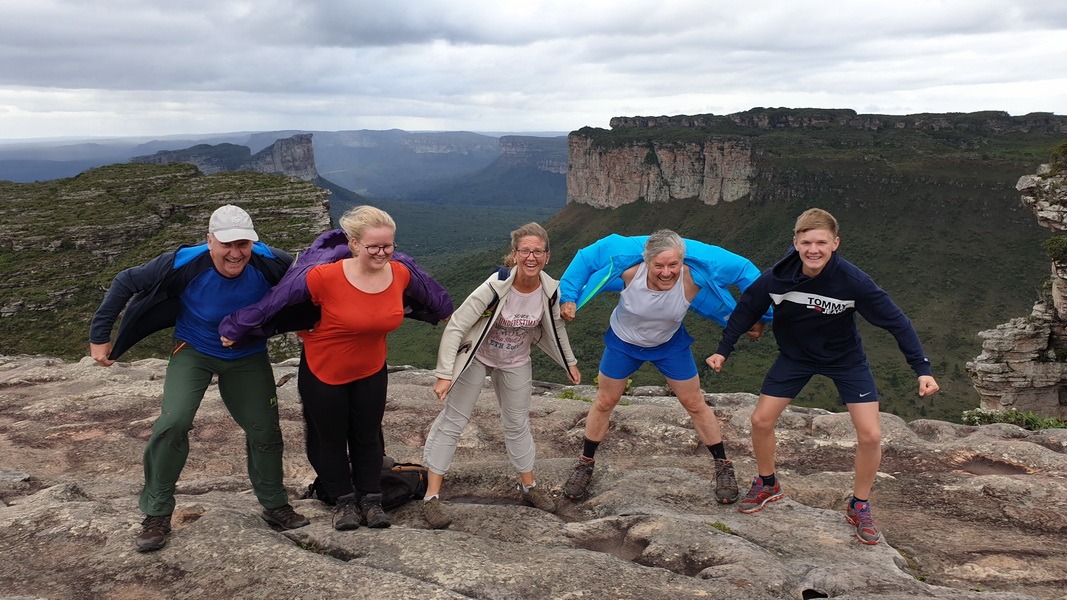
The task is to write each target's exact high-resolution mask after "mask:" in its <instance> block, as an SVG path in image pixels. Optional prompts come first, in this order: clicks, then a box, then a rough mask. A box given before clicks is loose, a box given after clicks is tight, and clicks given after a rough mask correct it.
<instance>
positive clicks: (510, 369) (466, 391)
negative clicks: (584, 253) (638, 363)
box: [423, 223, 582, 529]
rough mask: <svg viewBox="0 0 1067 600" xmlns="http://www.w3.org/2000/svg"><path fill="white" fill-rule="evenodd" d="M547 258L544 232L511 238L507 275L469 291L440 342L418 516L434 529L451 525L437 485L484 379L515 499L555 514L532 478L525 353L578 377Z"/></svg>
mask: <svg viewBox="0 0 1067 600" xmlns="http://www.w3.org/2000/svg"><path fill="white" fill-rule="evenodd" d="M548 258H549V249H548V233H547V232H546V231H545V230H544V228H543V227H541V226H540V225H538V224H537V223H529V224H526V225H523V226H522V227H520V228H518V229H516V230H515V231H513V232H511V252H509V253H508V255H507V256H505V257H504V261H505V264H506V265H507V266H508V267H510V270H503V269H502V270H501V271H500V272H498V273H495V274H493V275H492V276H491V277H490V278H489V279H488V280H486V281H485V283H483V284H482V285H480V286H478V287H477V288H476V289H475V290H474V291H473V292H471V295H470V296H468V297H467V299H466V300H464V301H463V304H462V305H461V306H460V307H459V308H458V309H457V310H456V311H455V313H453V315H452V318H451V319H450V320H449V322H448V325H447V326H446V327H445V331H444V334H442V336H441V346H440V348H439V350H438V353H437V369H436V372H435V374H436V375H437V381H436V382H435V383H434V386H433V391H434V393H435V394H437V397H438V398H440V399H441V400H442V401H443V402H444V403H445V406H444V409H443V410H442V411H441V414H440V415H438V416H437V419H436V420H434V422H433V425H432V426H431V427H430V433H429V435H427V436H426V447H425V449H424V453H423V460H424V462H425V463H426V466H427V468H428V469H429V481H428V486H427V489H426V497H425V502H424V503H423V514H424V515H425V516H426V520H427V521H428V522H429V523H430V526H431V527H433V528H434V529H440V528H442V527H447V526H448V525H449V523H451V522H452V519H451V517H449V515H448V513H447V511H446V510H445V508H444V506H442V505H441V501H440V498H439V495H440V492H441V486H442V484H443V483H444V476H445V473H446V472H447V471H448V468H449V466H450V465H451V463H452V457H453V455H454V454H455V452H456V445H457V444H458V442H459V436H460V434H462V433H463V430H464V429H465V428H466V426H467V423H468V422H469V421H470V417H471V413H472V412H473V410H474V405H475V403H476V402H477V400H478V395H479V393H480V392H481V389H482V384H483V383H484V381H485V377H486V375H489V376H490V378H491V379H492V382H493V388H494V390H495V391H496V396H497V400H498V401H499V402H500V420H501V422H502V423H503V427H504V445H505V446H506V448H507V454H508V460H509V461H510V462H511V464H512V466H514V467H515V469H516V470H517V471H518V472H519V486H518V491H519V493H520V494H521V495H522V497H523V499H524V500H525V501H526V502H527V503H529V504H531V505H532V506H535V507H537V508H539V509H541V510H545V511H548V512H552V511H554V510H555V508H556V505H555V502H554V501H553V500H552V498H551V497H549V496H548V494H547V493H545V492H544V490H543V489H542V488H540V487H538V486H537V483H536V480H535V479H534V473H533V464H534V456H535V450H534V441H533V434H532V433H531V431H530V403H531V393H532V389H533V385H532V382H531V379H532V372H531V365H530V348H531V347H532V346H533V345H537V347H539V348H541V349H542V350H543V351H544V352H545V353H546V354H548V355H549V356H550V357H552V359H553V360H555V361H556V362H557V363H559V365H560V366H562V367H563V368H564V369H566V371H567V377H568V378H569V379H570V381H571V382H572V383H574V384H578V383H580V382H581V378H582V375H581V373H580V372H579V371H578V367H577V364H578V361H577V360H576V359H575V358H574V353H573V352H572V351H571V347H570V342H569V341H568V340H567V331H566V329H564V325H563V320H562V319H561V318H560V314H559V282H558V281H556V280H555V279H553V278H551V277H549V276H548V275H547V274H545V272H544V267H545V265H547V264H548Z"/></svg>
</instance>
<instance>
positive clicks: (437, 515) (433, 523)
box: [422, 496, 452, 529]
mask: <svg viewBox="0 0 1067 600" xmlns="http://www.w3.org/2000/svg"><path fill="white" fill-rule="evenodd" d="M422 516H423V517H425V518H426V522H427V523H429V524H430V529H444V528H445V527H448V526H449V525H451V524H452V517H451V516H449V514H448V511H447V510H445V505H444V504H441V500H440V499H439V498H438V497H437V496H434V497H433V498H430V499H429V500H426V501H425V502H423V503H422Z"/></svg>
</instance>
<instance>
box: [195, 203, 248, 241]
mask: <svg viewBox="0 0 1067 600" xmlns="http://www.w3.org/2000/svg"><path fill="white" fill-rule="evenodd" d="M207 232H208V233H210V234H211V235H213V236H215V239H216V240H218V241H220V242H222V243H224V244H228V243H230V242H236V241H237V240H252V241H253V242H258V241H259V236H258V235H256V230H255V229H254V228H253V227H252V217H250V216H248V213H246V212H245V211H244V210H243V209H241V208H239V207H237V206H234V205H232V204H227V205H226V206H220V207H219V208H217V209H216V210H215V212H213V213H211V221H209V222H208V226H207Z"/></svg>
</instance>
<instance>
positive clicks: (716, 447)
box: [708, 442, 726, 460]
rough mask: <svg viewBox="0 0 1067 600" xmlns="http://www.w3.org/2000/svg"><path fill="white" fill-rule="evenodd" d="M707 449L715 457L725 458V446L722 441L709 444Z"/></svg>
mask: <svg viewBox="0 0 1067 600" xmlns="http://www.w3.org/2000/svg"><path fill="white" fill-rule="evenodd" d="M708 450H709V451H711V455H712V456H714V457H715V458H719V459H722V460H726V446H724V445H723V443H722V442H719V443H718V444H711V445H710V446H708Z"/></svg>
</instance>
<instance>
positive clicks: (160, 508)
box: [140, 342, 289, 516]
mask: <svg viewBox="0 0 1067 600" xmlns="http://www.w3.org/2000/svg"><path fill="white" fill-rule="evenodd" d="M214 374H218V376H219V393H220V394H221V395H222V401H223V403H224V404H225V405H226V409H227V410H229V411H230V415H232V416H233V420H234V421H236V422H237V424H238V425H240V426H241V429H243V430H244V432H245V451H246V452H247V455H248V478H249V479H250V480H251V481H252V489H253V490H254V491H255V493H256V498H257V499H259V503H260V504H262V505H263V506H264V507H266V508H277V507H279V506H284V505H286V504H288V503H289V498H288V496H287V494H286V492H285V487H284V486H283V485H282V431H281V427H280V426H279V424H278V398H277V393H276V390H275V387H274V373H273V371H272V370H271V365H270V360H269V359H268V357H267V353H266V352H265V351H264V352H259V353H257V354H253V355H251V356H247V357H244V358H238V359H236V360H223V359H221V358H215V357H213V356H208V355H206V354H202V353H200V352H198V351H197V350H195V349H193V347H192V346H190V345H189V344H185V343H182V342H179V345H178V347H177V348H176V349H175V350H174V352H173V353H172V354H171V356H170V362H169V363H168V364H167V380H166V382H164V384H163V407H162V410H161V411H160V415H159V418H158V419H156V422H155V425H153V427H152V437H150V438H149V439H148V446H147V447H146V448H145V451H144V489H143V490H142V491H141V501H140V507H141V510H142V511H143V512H144V513H145V514H146V515H149V516H162V515H169V514H171V513H173V512H174V488H175V485H176V484H177V483H178V476H179V475H181V472H182V468H184V467H185V461H186V459H187V458H188V457H189V431H190V430H191V429H192V428H193V417H194V416H196V411H197V409H198V408H200V402H201V401H202V400H203V399H204V393H205V392H206V391H207V388H208V385H209V384H210V383H211V377H212V375H214Z"/></svg>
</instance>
